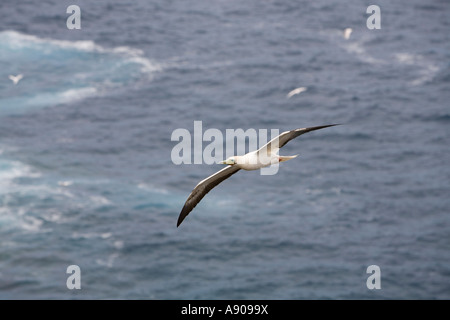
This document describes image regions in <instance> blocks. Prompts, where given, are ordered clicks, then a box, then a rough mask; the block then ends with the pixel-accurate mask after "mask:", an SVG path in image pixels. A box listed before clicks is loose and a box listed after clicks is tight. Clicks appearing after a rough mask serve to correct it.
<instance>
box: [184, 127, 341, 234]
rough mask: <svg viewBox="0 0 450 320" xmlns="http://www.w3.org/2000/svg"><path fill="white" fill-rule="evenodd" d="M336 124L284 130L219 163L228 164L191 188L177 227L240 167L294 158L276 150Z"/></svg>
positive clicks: (252, 166)
mask: <svg viewBox="0 0 450 320" xmlns="http://www.w3.org/2000/svg"><path fill="white" fill-rule="evenodd" d="M336 125H337V124H329V125H325V126H318V127H310V128H301V129H295V130H290V131H285V132H283V133H281V134H280V135H279V136H277V137H275V138H274V139H272V140H270V141H269V142H268V143H267V144H265V145H264V146H262V147H261V148H259V149H258V150H256V151H252V152H249V153H247V154H245V155H243V156H233V157H230V158H228V159H226V160H224V161H221V162H220V163H221V164H227V165H228V166H227V167H225V168H223V169H222V170H220V171H218V172H216V173H214V174H213V175H211V176H209V177H208V178H206V179H204V180H202V181H200V182H199V183H198V184H197V186H196V187H195V188H194V190H192V192H191V194H190V195H189V197H188V198H187V200H186V203H185V204H184V206H183V209H182V210H181V212H180V215H179V217H178V222H177V227H178V226H179V225H180V224H181V223H182V222H183V220H184V219H185V218H186V216H187V215H188V214H189V213H190V212H191V211H192V210H193V209H194V208H195V206H196V205H197V204H198V203H199V202H200V200H202V199H203V197H204V196H205V195H206V194H207V193H208V192H209V191H211V190H212V189H213V188H214V187H215V186H217V185H218V184H219V183H221V182H222V181H224V180H226V179H228V178H229V177H231V176H232V175H233V174H235V173H236V172H238V171H239V170H241V169H244V170H257V169H261V168H264V167H268V166H270V165H272V164H276V163H280V162H283V161H287V160H290V159H294V158H295V157H297V156H280V155H278V151H279V150H280V148H281V147H283V146H284V145H285V144H286V143H288V142H289V141H291V140H292V139H294V138H297V137H298V136H300V135H302V134H304V133H307V132H310V131H314V130H319V129H323V128H328V127H332V126H336Z"/></svg>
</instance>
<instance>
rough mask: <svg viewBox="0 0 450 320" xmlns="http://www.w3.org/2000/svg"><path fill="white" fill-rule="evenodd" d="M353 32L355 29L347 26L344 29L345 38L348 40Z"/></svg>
mask: <svg viewBox="0 0 450 320" xmlns="http://www.w3.org/2000/svg"><path fill="white" fill-rule="evenodd" d="M352 32H353V29H352V28H346V29H345V30H344V38H345V39H346V40H348V39H350V35H351V34H352Z"/></svg>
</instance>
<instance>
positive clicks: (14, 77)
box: [9, 74, 23, 84]
mask: <svg viewBox="0 0 450 320" xmlns="http://www.w3.org/2000/svg"><path fill="white" fill-rule="evenodd" d="M22 78H23V75H22V74H18V75H17V76H13V75H12V74H10V75H9V79H10V80H11V81H12V82H13V83H14V84H18V83H19V81H20V79H22Z"/></svg>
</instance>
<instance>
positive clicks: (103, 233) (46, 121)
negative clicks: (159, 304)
mask: <svg viewBox="0 0 450 320" xmlns="http://www.w3.org/2000/svg"><path fill="white" fill-rule="evenodd" d="M73 2H74V1H71V0H70V1H69V0H63V1H56V0H47V1H42V2H36V1H21V0H19V1H12V0H8V1H2V2H0V299H450V216H449V215H450V209H449V207H450V188H449V183H450V170H449V163H450V152H449V136H450V102H449V101H450V90H449V86H450V33H449V30H450V3H449V2H448V1H443V0H442V1H438V0H433V1H428V2H426V3H424V2H423V1H418V0H413V1H395V2H394V1H386V0H381V1H377V3H376V4H377V5H379V6H380V9H381V29H379V30H369V29H368V28H367V27H366V20H367V18H368V17H369V16H370V15H369V14H366V9H367V7H368V6H369V5H371V4H374V3H372V2H367V1H356V0H346V1H339V2H337V1H333V2H332V1H324V0H319V1H282V0H272V1H257V0H249V1H234V0H231V1H230V0H227V1H224V0H218V1H199V0H196V1H181V0H173V1H167V0H153V1H144V0H127V1H120V2H118V1H105V0H100V1H86V0H79V1H76V3H73ZM72 4H77V5H78V6H80V8H81V29H80V30H69V29H68V28H67V27H66V19H67V17H69V14H67V13H66V9H67V7H68V6H69V5H72ZM347 27H350V28H352V29H353V33H352V34H351V36H350V39H345V38H344V36H343V30H344V29H345V28H347ZM10 74H14V75H15V74H23V79H22V80H21V81H20V82H19V83H18V84H17V85H14V84H13V83H12V82H11V81H10V80H9V79H8V76H9V75H10ZM302 86H304V87H307V88H308V90H307V91H305V92H303V93H301V94H298V95H295V96H293V97H291V98H289V99H288V98H287V97H286V95H287V93H288V92H290V91H291V90H293V89H295V88H297V87H302ZM194 121H202V125H203V130H206V129H208V128H217V129H219V130H221V132H224V133H225V130H226V129H238V128H243V129H245V130H246V129H249V128H254V129H257V130H258V129H279V130H280V132H281V131H285V130H291V129H294V128H300V127H308V126H317V125H324V124H330V123H342V124H343V125H342V126H337V127H332V128H327V129H324V130H320V131H316V132H312V133H308V134H305V135H303V136H301V137H300V138H298V139H296V140H294V141H291V142H290V143H289V144H288V145H286V146H285V147H284V148H283V149H282V150H281V154H283V155H295V154H300V156H299V157H298V158H296V159H294V160H291V161H288V162H286V163H282V164H281V166H280V170H279V172H278V173H277V174H275V175H269V176H263V175H260V173H259V172H258V171H250V172H243V171H242V172H239V173H238V174H236V175H234V176H233V177H231V178H230V179H229V180H226V181H225V182H223V183H222V184H221V185H219V186H218V187H216V188H215V189H214V190H212V191H211V192H210V193H209V194H208V195H207V196H206V197H205V198H204V199H203V200H202V202H201V203H200V204H199V205H198V206H197V207H196V208H195V209H194V211H193V212H192V213H191V214H190V215H189V216H188V217H187V218H186V220H185V221H184V222H183V224H182V225H181V226H180V227H179V228H177V227H176V222H177V218H178V214H179V213H180V210H181V208H182V207H183V204H184V202H185V200H186V198H187V196H188V195H189V193H190V192H191V190H192V189H193V187H194V186H195V185H196V184H197V183H198V182H199V181H200V180H202V179H204V178H205V177H207V176H208V175H210V174H212V173H214V172H216V171H217V170H219V169H221V168H222V166H220V165H216V164H214V165H207V164H182V165H175V164H174V163H173V162H172V159H171V151H172V148H173V147H174V146H175V145H176V144H177V142H174V141H171V135H172V132H173V131H174V130H175V129H177V128H184V129H187V130H189V131H190V132H193V129H194ZM205 145H207V143H205ZM69 265H78V266H79V267H80V270H81V289H80V290H76V289H75V290H69V289H68V288H67V286H66V280H67V278H68V276H69V274H67V273H66V269H67V267H68V266H69ZM370 265H377V266H379V267H380V270H381V278H380V279H381V289H373V290H369V289H368V288H367V286H366V280H367V278H368V277H369V276H370V274H367V273H366V269H367V267H368V266H370Z"/></svg>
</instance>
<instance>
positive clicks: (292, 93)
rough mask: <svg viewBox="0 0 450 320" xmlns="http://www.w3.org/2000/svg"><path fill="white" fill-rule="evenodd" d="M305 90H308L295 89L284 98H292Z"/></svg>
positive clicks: (302, 88) (304, 88)
mask: <svg viewBox="0 0 450 320" xmlns="http://www.w3.org/2000/svg"><path fill="white" fill-rule="evenodd" d="M306 90H308V88H306V87H300V88H296V89H294V90H292V91H291V92H289V93H288V94H287V96H286V97H287V98H288V99H289V98H290V97H292V96H294V95H296V94H299V93H302V92H303V91H306Z"/></svg>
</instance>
